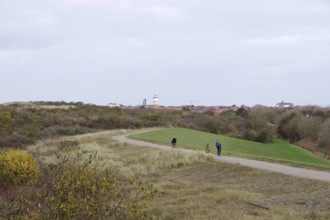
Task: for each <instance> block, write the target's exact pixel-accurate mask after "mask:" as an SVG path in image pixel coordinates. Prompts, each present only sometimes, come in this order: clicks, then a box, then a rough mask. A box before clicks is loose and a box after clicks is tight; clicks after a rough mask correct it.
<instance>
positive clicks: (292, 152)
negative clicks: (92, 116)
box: [131, 128, 330, 168]
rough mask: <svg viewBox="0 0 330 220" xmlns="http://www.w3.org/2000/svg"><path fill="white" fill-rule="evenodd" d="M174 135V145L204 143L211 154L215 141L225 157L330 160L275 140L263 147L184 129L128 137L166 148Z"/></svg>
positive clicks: (298, 161) (325, 163)
mask: <svg viewBox="0 0 330 220" xmlns="http://www.w3.org/2000/svg"><path fill="white" fill-rule="evenodd" d="M174 136H175V137H176V138H177V145H178V146H179V147H183V148H189V149H195V150H204V149H205V145H206V144H207V143H208V144H209V145H210V148H211V150H212V152H216V148H215V146H214V145H215V141H216V139H219V140H220V141H221V143H222V152H223V153H224V154H225V155H235V156H241V157H247V158H253V159H260V160H272V161H282V162H289V163H295V164H301V165H304V164H305V165H312V166H318V167H324V168H330V161H328V160H326V159H323V158H320V157H317V156H314V155H313V154H311V153H310V152H308V151H306V150H304V149H302V148H299V147H297V146H295V145H292V144H289V143H287V142H285V141H283V140H281V139H279V138H274V139H273V141H272V143H268V144H264V143H258V142H253V141H247V140H242V139H238V138H232V137H227V136H224V135H216V134H211V133H207V132H202V131H197V130H192V129H186V128H164V129H160V130H155V131H151V132H146V133H140V134H135V135H131V137H132V138H135V139H139V140H144V141H149V142H153V143H159V144H164V145H168V146H170V145H171V140H172V138H173V137H174Z"/></svg>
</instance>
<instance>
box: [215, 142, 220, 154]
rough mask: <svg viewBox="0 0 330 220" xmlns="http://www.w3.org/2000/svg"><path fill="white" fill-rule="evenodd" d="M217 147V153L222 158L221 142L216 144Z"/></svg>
mask: <svg viewBox="0 0 330 220" xmlns="http://www.w3.org/2000/svg"><path fill="white" fill-rule="evenodd" d="M215 146H216V148H217V151H218V156H220V155H221V142H220V141H219V140H217V141H216V142H215Z"/></svg>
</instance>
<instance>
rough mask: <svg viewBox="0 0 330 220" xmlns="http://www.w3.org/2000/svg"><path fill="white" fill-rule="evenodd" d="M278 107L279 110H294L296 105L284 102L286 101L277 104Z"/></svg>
mask: <svg viewBox="0 0 330 220" xmlns="http://www.w3.org/2000/svg"><path fill="white" fill-rule="evenodd" d="M276 106H277V107H278V108H292V107H293V106H294V105H293V103H289V102H284V101H282V102H280V103H277V104H276Z"/></svg>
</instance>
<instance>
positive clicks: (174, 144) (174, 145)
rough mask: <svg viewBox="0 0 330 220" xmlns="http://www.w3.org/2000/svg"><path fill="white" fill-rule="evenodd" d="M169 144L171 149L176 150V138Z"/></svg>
mask: <svg viewBox="0 0 330 220" xmlns="http://www.w3.org/2000/svg"><path fill="white" fill-rule="evenodd" d="M171 143H172V148H176V138H175V137H173V139H172V141H171Z"/></svg>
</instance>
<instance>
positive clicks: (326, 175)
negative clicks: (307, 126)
mask: <svg viewBox="0 0 330 220" xmlns="http://www.w3.org/2000/svg"><path fill="white" fill-rule="evenodd" d="M113 139H114V140H116V141H118V142H122V143H125V142H126V143H128V144H132V145H136V146H143V147H152V148H157V149H162V150H172V148H171V147H170V146H165V145H159V144H153V143H148V142H144V141H138V140H133V139H129V138H128V137H127V135H119V136H114V137H113ZM174 150H180V151H186V152H189V151H192V150H187V149H179V148H176V149H174ZM214 158H215V159H216V160H219V161H223V162H226V163H231V164H240V165H242V166H247V167H252V168H256V169H262V170H268V171H273V172H278V173H282V174H287V175H291V176H297V177H304V178H309V179H315V180H323V181H328V182H330V172H326V171H315V170H309V169H305V168H297V167H291V166H287V165H282V164H276V163H269V162H264V161H257V160H250V159H245V158H238V157H229V156H218V155H214Z"/></svg>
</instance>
